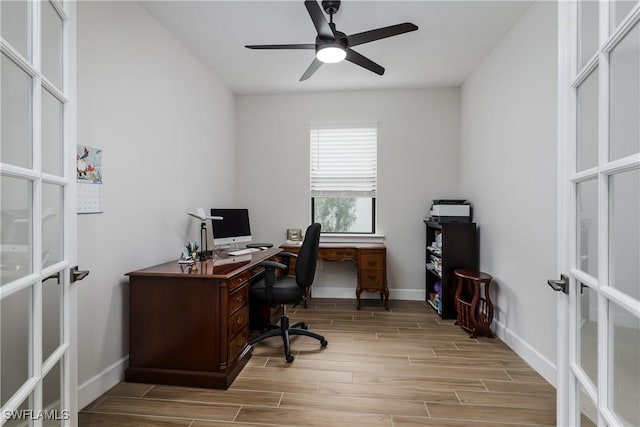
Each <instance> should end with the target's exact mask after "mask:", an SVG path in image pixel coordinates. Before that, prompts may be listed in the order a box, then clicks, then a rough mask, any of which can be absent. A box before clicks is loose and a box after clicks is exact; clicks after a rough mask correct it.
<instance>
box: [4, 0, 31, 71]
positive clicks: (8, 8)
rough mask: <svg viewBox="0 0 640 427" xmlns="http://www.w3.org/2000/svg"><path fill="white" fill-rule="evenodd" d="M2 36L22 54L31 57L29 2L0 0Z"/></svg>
mask: <svg viewBox="0 0 640 427" xmlns="http://www.w3.org/2000/svg"><path fill="white" fill-rule="evenodd" d="M0 14H1V15H2V24H1V25H2V26H1V27H0V29H1V30H2V38H3V39H5V40H6V41H8V42H9V44H10V45H11V46H12V47H13V48H14V49H15V50H17V51H18V52H19V53H20V54H21V55H22V56H24V57H25V58H27V59H28V60H30V59H31V3H30V2H28V1H24V0H19V1H8V0H2V1H0Z"/></svg>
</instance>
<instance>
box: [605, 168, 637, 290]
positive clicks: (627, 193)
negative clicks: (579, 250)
mask: <svg viewBox="0 0 640 427" xmlns="http://www.w3.org/2000/svg"><path fill="white" fill-rule="evenodd" d="M609 196H610V198H611V200H610V203H609V209H610V211H609V245H610V249H609V275H610V276H609V283H610V285H611V286H613V287H614V288H616V289H619V290H621V291H622V292H624V293H626V294H627V295H629V296H632V297H633V298H635V299H637V300H640V282H639V281H638V278H639V277H640V261H639V260H640V238H638V236H640V169H634V170H632V171H628V172H623V173H620V174H617V175H612V176H611V177H609Z"/></svg>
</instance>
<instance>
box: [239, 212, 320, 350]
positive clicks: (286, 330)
mask: <svg viewBox="0 0 640 427" xmlns="http://www.w3.org/2000/svg"><path fill="white" fill-rule="evenodd" d="M319 246H320V224H317V223H315V224H311V225H310V226H309V227H307V231H306V233H305V236H304V241H303V242H302V246H300V251H299V252H298V254H297V255H296V254H292V253H290V252H280V253H279V254H278V257H279V258H280V259H282V260H283V261H284V262H285V264H282V263H280V262H275V261H270V260H268V261H263V262H261V263H260V264H258V265H260V266H262V267H264V279H262V280H260V281H258V282H256V283H255V284H253V285H252V286H251V290H250V292H251V298H252V299H255V300H259V299H260V300H263V301H265V302H267V303H269V304H270V305H271V306H272V307H276V306H277V305H279V306H281V307H282V317H281V318H280V325H279V326H278V325H270V326H268V327H267V328H265V329H266V332H264V333H262V335H260V336H258V337H256V338H254V339H252V340H250V341H249V344H250V345H251V346H252V347H253V345H254V344H257V343H259V342H260V341H262V340H264V339H267V338H271V337H276V336H280V337H282V341H283V342H284V357H285V359H286V360H287V362H288V363H291V362H293V359H294V357H293V356H292V355H291V343H290V337H291V335H304V336H307V337H311V338H315V339H317V340H318V341H320V345H321V346H322V347H323V348H324V347H326V346H327V344H328V342H327V340H326V339H324V337H323V336H322V335H319V334H316V333H314V332H310V331H308V330H307V329H308V328H307V325H305V324H304V323H303V322H298V323H294V324H293V325H290V324H289V317H287V311H286V304H294V307H295V305H296V304H298V303H300V302H302V301H305V297H306V295H307V294H308V290H309V287H310V286H311V285H312V284H313V278H314V275H315V272H316V261H317V259H318V248H319ZM291 258H296V259H297V260H296V271H295V277H291V276H289V275H288V274H289V260H290V259H291ZM276 269H278V270H280V271H281V272H282V274H281V275H280V276H278V277H276V274H275V271H276Z"/></svg>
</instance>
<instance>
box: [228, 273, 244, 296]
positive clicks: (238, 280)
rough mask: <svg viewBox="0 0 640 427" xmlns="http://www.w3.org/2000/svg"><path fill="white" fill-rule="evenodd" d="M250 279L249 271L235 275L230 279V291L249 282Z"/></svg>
mask: <svg viewBox="0 0 640 427" xmlns="http://www.w3.org/2000/svg"><path fill="white" fill-rule="evenodd" d="M248 281H249V272H248V271H245V272H244V273H242V274H238V275H237V276H233V277H232V278H231V279H229V281H228V283H229V292H233V291H234V290H235V289H236V288H237V287H238V286H240V285H242V284H243V283H247V282H248Z"/></svg>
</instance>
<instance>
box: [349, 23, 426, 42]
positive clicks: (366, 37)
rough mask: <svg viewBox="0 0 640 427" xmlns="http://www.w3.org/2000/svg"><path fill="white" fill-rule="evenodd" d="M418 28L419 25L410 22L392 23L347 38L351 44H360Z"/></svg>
mask: <svg viewBox="0 0 640 427" xmlns="http://www.w3.org/2000/svg"><path fill="white" fill-rule="evenodd" d="M417 29H418V26H417V25H414V24H412V23H410V22H405V23H403V24H398V25H391V26H389V27H383V28H377V29H375V30H369V31H365V32H362V33H357V34H351V35H350V36H347V40H348V41H349V46H358V45H359V44H362V43H369V42H372V41H374V40H380V39H384V38H387V37H391V36H397V35H398V34H404V33H408V32H410V31H415V30H417Z"/></svg>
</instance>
